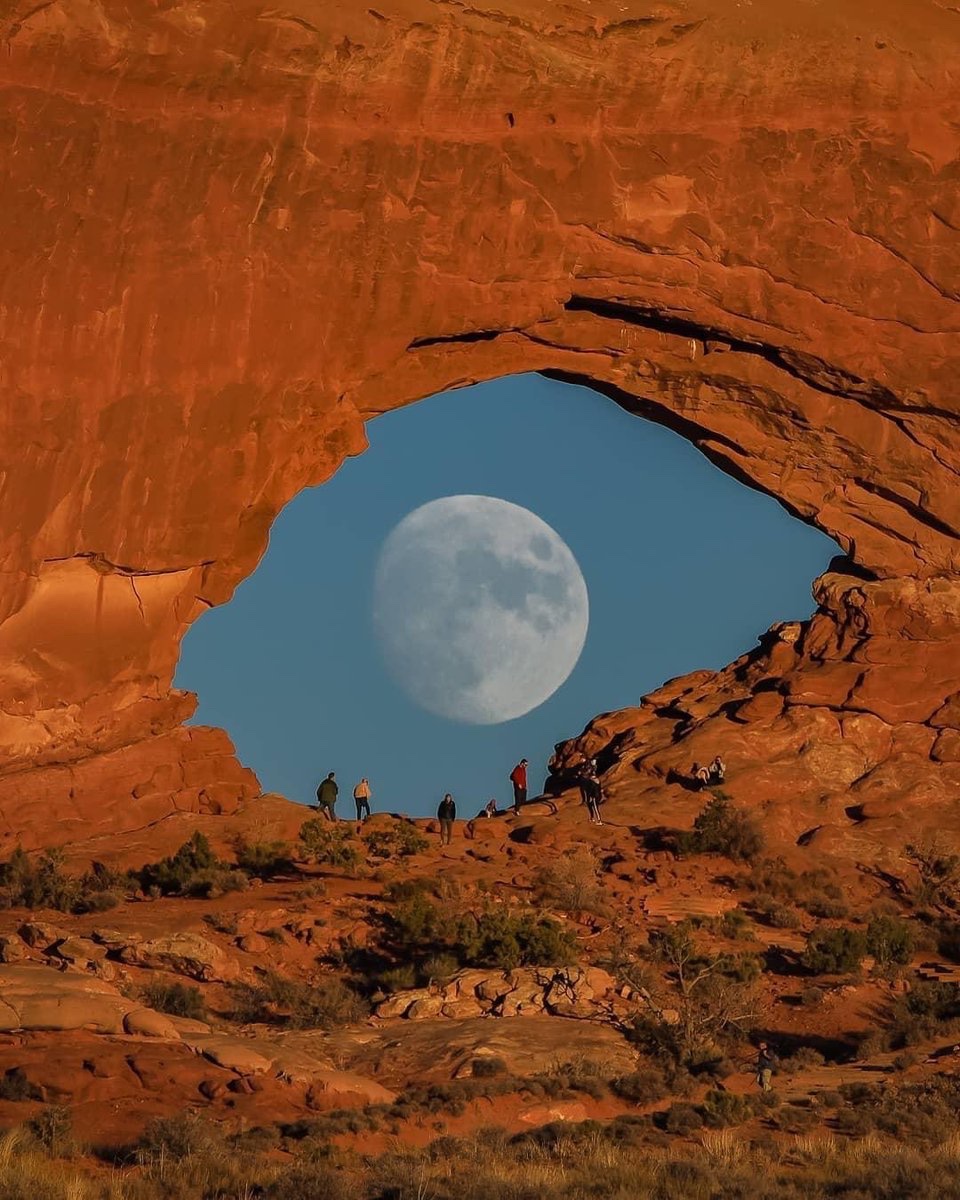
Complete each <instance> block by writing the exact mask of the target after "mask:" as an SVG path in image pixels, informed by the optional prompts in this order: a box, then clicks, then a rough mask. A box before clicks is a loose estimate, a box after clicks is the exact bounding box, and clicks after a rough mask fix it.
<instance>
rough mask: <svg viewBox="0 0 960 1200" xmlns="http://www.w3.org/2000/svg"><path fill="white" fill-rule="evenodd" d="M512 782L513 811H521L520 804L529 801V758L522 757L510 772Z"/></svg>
mask: <svg viewBox="0 0 960 1200" xmlns="http://www.w3.org/2000/svg"><path fill="white" fill-rule="evenodd" d="M510 782H511V783H512V784H513V811H514V812H519V811H520V805H521V804H526V802H527V760H526V759H525V758H521V759H520V761H519V762H518V763H517V765H516V766H515V767H514V768H513V770H512V771H511V772H510Z"/></svg>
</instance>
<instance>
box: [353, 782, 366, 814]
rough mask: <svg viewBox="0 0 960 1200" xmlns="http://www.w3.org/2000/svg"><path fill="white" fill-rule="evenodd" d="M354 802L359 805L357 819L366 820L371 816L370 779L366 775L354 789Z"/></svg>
mask: <svg viewBox="0 0 960 1200" xmlns="http://www.w3.org/2000/svg"><path fill="white" fill-rule="evenodd" d="M353 802H354V804H356V806H357V820H358V821H365V820H366V818H367V817H369V816H370V781H369V780H368V779H367V777H366V775H364V777H363V779H361V780H360V782H359V783H358V784H357V786H356V787H355V788H354V789H353ZM364 814H366V815H364Z"/></svg>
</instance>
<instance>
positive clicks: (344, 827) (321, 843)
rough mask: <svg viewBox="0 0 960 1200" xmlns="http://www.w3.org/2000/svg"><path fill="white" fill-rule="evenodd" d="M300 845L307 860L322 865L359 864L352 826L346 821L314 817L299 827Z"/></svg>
mask: <svg viewBox="0 0 960 1200" xmlns="http://www.w3.org/2000/svg"><path fill="white" fill-rule="evenodd" d="M300 845H301V847H302V848H303V855H304V858H306V859H307V861H308V862H314V863H317V864H318V865H319V866H323V867H340V868H343V869H350V868H351V867H356V866H359V865H360V862H361V861H362V860H361V855H360V851H359V850H358V849H357V845H356V838H355V837H354V836H353V830H352V827H351V826H350V825H348V824H346V823H343V824H341V823H340V822H333V821H327V820H326V819H325V818H320V817H314V818H313V819H312V820H310V821H305V822H304V824H303V825H302V826H301V827H300Z"/></svg>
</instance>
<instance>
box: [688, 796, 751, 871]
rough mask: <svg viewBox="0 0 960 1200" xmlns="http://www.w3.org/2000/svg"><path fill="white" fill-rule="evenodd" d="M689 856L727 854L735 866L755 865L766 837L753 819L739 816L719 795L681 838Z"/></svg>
mask: <svg viewBox="0 0 960 1200" xmlns="http://www.w3.org/2000/svg"><path fill="white" fill-rule="evenodd" d="M679 848H680V849H681V850H682V851H683V852H684V853H685V854H723V855H725V856H726V857H727V858H731V859H733V860H734V862H753V861H754V860H755V859H756V858H757V857H758V856H759V855H760V852H761V851H762V850H763V833H762V832H761V830H760V827H759V826H758V825H757V823H756V822H755V821H754V820H753V818H752V817H751V816H750V815H749V814H748V813H744V812H738V811H737V810H736V809H735V808H733V807H732V806H731V804H730V800H729V798H728V797H727V796H726V794H725V793H723V792H715V793H714V795H713V796H712V798H711V799H710V800H708V801H707V804H706V806H705V807H704V808H703V809H702V810H701V812H700V813H699V815H698V816H697V818H696V820H695V821H694V823H693V829H692V830H691V831H690V833H684V834H681V835H680V838H679Z"/></svg>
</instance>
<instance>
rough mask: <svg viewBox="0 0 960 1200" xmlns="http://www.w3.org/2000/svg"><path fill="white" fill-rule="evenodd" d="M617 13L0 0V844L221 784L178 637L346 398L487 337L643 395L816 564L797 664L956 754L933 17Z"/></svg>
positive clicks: (956, 603) (951, 126)
mask: <svg viewBox="0 0 960 1200" xmlns="http://www.w3.org/2000/svg"><path fill="white" fill-rule="evenodd" d="M620 7H621V6H619V5H616V4H612V3H607V2H606V0H600V2H598V3H594V4H592V5H589V6H587V5H582V6H579V5H577V4H574V5H571V6H568V7H567V8H565V9H563V11H562V15H558V10H557V8H556V6H555V5H554V4H552V3H551V2H549V0H503V3H502V4H500V5H498V6H497V7H496V8H495V9H490V10H486V9H481V8H480V7H475V8H470V7H467V6H463V5H460V4H456V3H452V2H451V0H389V2H388V3H386V4H381V5H378V7H377V8H376V9H368V8H364V7H363V6H353V5H350V4H346V3H343V4H341V3H338V2H328V0H325V2H324V3H320V2H319V0H296V2H295V3H294V4H293V5H291V6H287V8H285V9H284V10H283V11H280V10H277V9H275V8H267V7H264V6H262V5H260V4H258V3H255V2H253V0H249V2H246V3H240V4H237V3H230V4H227V3H225V2H223V0H214V2H213V3H211V4H208V5H205V6H204V7H203V9H202V10H200V9H197V8H195V7H194V6H193V5H192V4H190V3H189V2H187V0H164V2H163V3H161V4H152V3H147V0H134V2H133V3H123V4H121V3H120V0H102V2H101V3H100V4H98V5H96V6H93V7H90V6H84V5H82V4H80V3H70V2H69V0H63V2H62V3H59V2H58V3H56V4H53V5H48V6H43V7H40V8H37V7H36V6H31V5H29V4H22V5H20V6H19V8H15V9H14V10H13V15H12V16H11V17H10V18H8V19H7V22H6V26H5V28H4V30H3V35H2V36H3V38H4V44H5V48H6V53H5V54H4V55H3V56H2V58H0V95H2V113H3V121H2V123H0V172H2V185H3V187H2V193H0V195H2V200H0V205H2V211H3V217H4V228H5V230H6V231H7V236H6V237H5V242H4V245H3V246H2V247H0V256H2V257H0V261H2V268H0V345H2V347H3V353H2V362H0V386H2V389H3V391H2V395H3V401H2V405H0V422H2V439H0V496H2V509H0V513H2V516H0V622H2V623H0V812H2V813H3V814H4V818H5V820H6V821H7V822H8V824H9V826H10V832H11V836H12V835H13V833H14V832H15V831H16V830H20V831H24V830H25V831H26V833H25V837H26V839H27V841H28V842H29V841H30V839H31V836H32V835H31V833H30V830H31V829H32V828H33V824H31V822H33V823H35V824H36V827H37V829H39V828H40V827H41V826H44V825H45V826H46V827H47V836H49V833H50V830H49V825H50V816H49V809H50V806H51V805H56V804H60V805H62V804H63V800H64V797H70V800H69V804H68V808H69V812H70V813H71V814H72V816H73V823H72V824H68V826H64V827H63V828H65V829H66V830H67V833H68V834H69V833H70V832H71V831H72V832H73V833H74V834H75V835H76V834H77V833H79V832H81V831H83V830H89V828H91V826H92V825H96V824H97V823H98V822H100V823H101V824H103V823H106V824H109V820H108V818H107V816H106V815H105V813H106V810H107V809H109V810H110V811H111V812H113V813H114V818H115V819H116V820H119V821H131V820H132V821H135V822H138V823H139V824H141V825H142V824H146V823H149V822H151V821H153V820H155V819H159V818H160V817H161V816H162V815H163V814H164V813H165V812H168V811H170V810H171V806H179V807H181V808H184V809H187V810H193V809H196V808H198V807H199V808H207V809H211V810H217V809H220V808H224V807H230V806H232V805H235V804H236V802H237V797H238V796H239V797H241V798H242V797H245V796H253V795H255V794H256V792H257V790H258V789H257V785H256V781H255V780H254V779H253V777H252V776H251V775H250V774H249V773H246V772H243V771H242V770H241V769H240V768H239V766H238V765H237V764H236V762H235V760H234V759H233V756H232V750H231V748H230V746H229V743H228V742H227V740H226V738H225V737H224V736H223V735H221V734H219V733H217V732H215V731H213V732H212V731H202V730H191V731H188V730H186V729H184V728H183V727H182V724H181V723H182V721H183V719H184V718H185V716H186V715H188V714H189V712H190V711H191V710H192V700H191V698H190V697H188V696H184V695H182V694H178V693H175V692H173V691H171V680H172V676H173V670H174V667H175V664H176V659H177V653H178V646H179V639H180V637H181V636H182V634H183V632H184V630H185V629H186V627H187V626H188V624H189V622H190V621H191V620H192V619H194V617H195V616H196V615H197V614H198V613H199V612H200V611H202V610H203V608H204V606H207V605H211V604H218V603H222V602H223V601H225V600H226V599H227V598H228V597H229V596H230V594H231V592H232V590H233V588H234V587H235V586H236V584H237V583H238V582H239V581H240V580H241V579H243V578H244V577H245V576H246V575H248V574H249V573H250V572H251V571H252V570H253V569H254V567H255V566H256V563H257V561H258V560H259V557H260V555H261V554H262V552H263V549H264V547H265V544H266V538H267V536H268V531H269V528H270V524H271V522H272V520H273V518H274V517H275V515H276V513H277V512H278V511H279V509H280V508H281V507H282V506H283V504H284V503H286V501H287V500H289V499H290V498H291V497H292V496H293V495H294V494H296V492H297V491H298V490H300V489H301V488H302V487H304V486H306V485H309V484H315V483H318V482H321V481H322V480H323V479H325V478H327V477H328V476H329V475H330V474H331V473H332V472H333V471H334V470H336V468H337V466H338V465H339V463H340V462H341V461H342V460H343V459H344V457H345V456H348V455H351V454H356V453H359V452H361V451H362V449H363V447H364V444H365V442H364V434H363V426H364V422H365V421H366V420H368V419H370V418H372V417H373V416H375V415H377V414H378V413H380V412H383V411H385V410H386V409H387V408H394V407H398V406H400V405H402V404H405V403H409V402H411V401H413V400H415V399H417V398H419V397H422V396H424V395H426V394H429V393H431V392H435V391H438V390H441V389H443V388H448V387H454V386H457V385H459V384H466V383H469V382H473V381H477V380H481V379H486V378H491V377H493V376H496V375H500V374H504V373H507V372H511V371H518V370H540V371H545V372H550V373H555V374H558V375H560V376H562V377H565V378H571V379H576V380H578V381H585V382H589V383H590V384H591V385H592V386H595V387H597V388H599V389H600V390H603V391H605V392H607V393H608V394H611V395H614V396H615V397H616V398H617V399H618V400H619V401H620V402H621V403H623V404H625V405H626V406H628V407H630V408H632V409H634V410H635V411H638V412H641V413H643V414H644V415H646V416H649V417H651V418H652V419H655V420H659V421H662V422H664V423H667V424H670V425H671V426H672V427H674V428H675V429H677V430H678V431H680V432H682V433H683V434H684V435H685V436H687V437H689V438H691V439H692V440H693V441H694V442H695V443H696V444H697V445H698V446H699V447H700V448H701V449H702V450H703V451H704V453H706V454H708V455H709V456H710V457H711V458H712V459H713V460H714V461H715V462H717V463H718V464H719V465H721V466H722V467H723V468H724V469H725V470H728V471H730V472H731V473H733V474H735V475H737V476H738V477H739V478H741V479H743V480H745V481H746V482H749V483H750V484H751V485H752V486H755V487H759V488H762V489H763V490H765V491H767V492H769V493H771V494H773V495H775V496H777V497H778V498H779V499H780V500H781V501H782V502H783V503H784V504H785V505H787V507H788V508H790V509H791V511H793V512H795V513H796V514H797V515H799V516H800V517H802V518H803V519H805V520H808V521H813V522H815V523H816V524H818V525H819V526H820V527H821V528H823V529H824V530H826V531H827V532H828V533H830V534H832V535H833V536H834V537H836V538H837V539H838V540H839V541H840V543H841V544H842V545H843V546H844V547H845V549H846V550H847V552H848V555H849V560H850V564H851V565H850V567H849V568H848V569H849V571H850V572H852V574H848V575H843V574H839V575H835V576H833V577H831V579H830V580H828V581H827V582H826V583H825V584H824V585H823V586H822V587H821V589H820V592H819V598H820V601H821V604H822V606H823V612H822V613H821V617H820V618H817V619H816V621H815V622H814V626H815V633H816V636H815V637H813V635H810V634H807V635H805V637H806V638H807V640H808V641H809V639H810V638H811V637H812V638H813V640H812V641H810V644H809V645H807V644H806V642H805V641H801V643H800V659H801V660H802V661H803V662H804V663H805V671H806V673H807V674H809V673H810V672H811V671H812V672H814V673H815V675H816V677H817V678H818V679H820V680H821V685H822V686H821V692H820V693H817V695H819V696H820V700H822V702H823V704H824V705H826V706H827V707H829V708H830V709H831V710H832V711H847V710H849V711H851V712H853V711H858V712H859V711H866V712H871V713H873V714H874V715H875V716H877V719H878V720H881V719H882V720H884V721H886V720H887V718H891V719H892V718H893V717H895V716H896V714H895V713H893V712H892V711H890V710H889V708H888V709H887V710H886V715H885V716H882V715H878V714H877V706H878V705H882V704H883V703H885V701H883V700H882V697H887V698H888V699H889V697H890V695H891V689H892V691H893V692H899V693H900V694H905V693H910V695H911V697H912V700H911V703H912V707H911V705H910V704H907V705H906V706H905V707H904V708H902V710H901V712H900V716H901V717H903V714H904V713H906V714H908V715H907V716H906V717H903V719H905V720H908V722H909V723H912V724H914V725H922V726H923V728H924V729H930V730H933V729H934V727H933V726H932V725H927V724H925V722H929V721H931V720H932V719H933V714H934V712H935V711H939V712H940V719H941V720H942V722H944V724H943V725H942V728H943V729H945V730H952V731H953V732H952V734H951V735H950V737H946V734H940V733H938V732H935V731H934V733H933V738H934V740H935V741H936V745H937V746H940V747H941V750H940V754H941V758H945V759H948V760H949V761H951V762H953V761H955V760H956V759H960V747H958V745H957V743H958V741H960V734H957V732H956V724H957V716H956V712H957V707H958V703H960V702H958V701H957V700H956V698H954V699H953V700H950V699H949V697H950V696H951V695H953V696H954V697H955V696H956V693H957V692H960V663H958V657H960V656H958V649H957V640H956V638H957V631H956V617H957V613H958V610H960V598H958V586H957V571H958V564H960V539H958V529H960V489H958V487H957V479H956V463H957V461H958V451H960V431H958V421H957V415H958V410H960V404H958V401H957V397H956V382H957V379H958V378H960V371H958V366H960V303H958V296H960V290H958V283H957V280H958V278H960V198H958V197H960V189H958V186H957V183H958V179H960V159H958V157H957V146H956V137H955V129H956V122H957V120H958V116H960V96H958V93H957V87H956V82H955V80H953V79H952V78H951V73H950V72H951V63H952V61H953V60H954V58H955V55H956V52H957V49H958V41H960V21H958V19H957V17H956V14H955V13H951V12H950V11H949V10H948V9H947V8H946V7H943V6H941V5H939V4H937V3H936V2H935V0H923V2H921V3H916V2H915V0H898V2H897V3H894V4H893V5H890V6H888V8H887V10H885V12H884V14H882V15H880V16H878V15H877V14H876V13H870V14H869V15H868V14H867V13H866V12H865V10H864V9H863V6H862V5H861V4H858V3H855V2H853V0H851V2H850V3H848V4H843V3H840V4H836V5H832V6H830V12H829V14H827V13H825V12H822V11H820V10H818V9H817V10H811V9H808V8H806V7H802V8H798V6H789V7H788V8H787V9H786V11H784V12H776V13H774V12H771V11H768V9H769V6H753V7H752V8H750V9H740V8H737V7H735V6H731V5H729V4H728V3H726V0H686V2H684V3H679V2H678V3H670V2H669V0H668V2H667V3H665V4H661V5H656V6H654V7H650V6H638V8H637V12H636V13H631V14H630V15H629V16H628V17H627V18H624V16H623V14H622V13H620ZM641 7H642V11H641ZM755 10H758V11H755ZM17 14H19V15H17ZM618 14H619V15H618ZM821 618H822V620H821ZM818 622H819V624H818ZM907 641H909V643H910V648H911V655H910V656H909V660H908V661H906V662H905V654H904V646H905V644H906V642H907ZM814 651H816V653H817V654H818V655H819V658H817V659H816V660H814V659H812V658H811V655H812V654H813V653H814ZM854 654H859V655H860V658H859V659H858V660H854V659H851V655H854ZM825 664H826V665H828V666H830V669H831V670H833V672H834V676H835V678H834V681H833V683H832V685H831V686H830V687H827V686H826V676H825ZM951 664H952V665H951ZM854 667H857V668H858V669H856V670H854V669H853V668H854ZM888 668H889V669H891V670H892V669H896V670H899V671H900V672H901V675H900V676H899V679H900V683H899V684H897V683H895V682H891V681H894V680H895V678H896V677H895V676H892V675H889V674H888V675H884V671H885V670H886V669H888ZM934 668H935V670H934ZM791 669H798V668H797V664H796V663H794V664H793V667H792V668H791ZM904 671H906V672H907V674H906V675H904V674H903V672H904ZM878 675H879V676H883V678H880V679H879V680H878ZM778 678H779V676H778ZM871 679H872V680H873V683H872V684H871V682H870V681H871ZM871 687H872V689H873V690H872V691H871ZM858 689H859V690H858ZM864 689H865V690H864ZM768 690H769V689H768ZM781 693H785V694H789V686H788V685H787V684H784V685H783V687H782V688H780V692H779V693H778V694H781ZM801 694H802V692H801ZM864 695H866V699H863V696H864ZM858 696H859V699H858ZM871 696H881V699H880V700H877V699H876V698H874V699H871ZM913 701H916V702H915V703H913ZM811 702H812V701H811ZM818 703H819V701H818ZM871 705H872V706H873V707H870V706H871ZM927 710H929V711H927ZM951 722H952V724H951ZM894 723H897V722H896V721H895V722H894ZM936 728H937V729H939V728H941V726H937V727H936ZM924 736H925V735H924ZM945 737H946V740H944V739H945ZM951 738H952V740H951ZM922 740H923V739H921V741H922ZM917 746H918V747H919V748H918V750H917V753H918V754H919V757H920V758H921V759H923V761H924V762H927V761H929V759H930V754H931V753H933V750H932V749H931V748H930V747H927V749H926V751H925V752H923V750H922V747H921V746H920V742H919V741H918V742H917ZM951 756H952V757H951ZM131 796H132V797H133V798H134V800H135V803H132V802H131ZM14 812H16V816H15V817H14V815H13V814H14ZM131 814H133V815H131ZM39 837H40V834H39V833H38V834H37V838H39Z"/></svg>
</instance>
